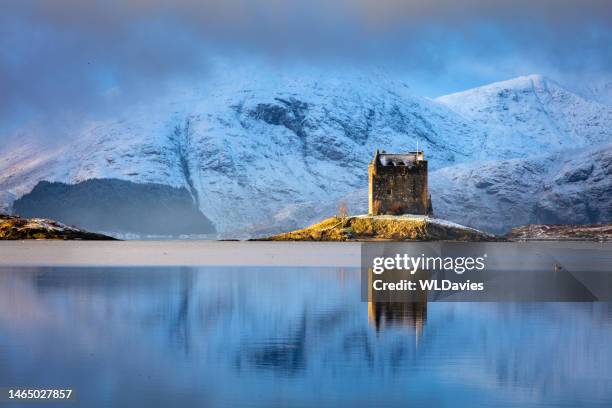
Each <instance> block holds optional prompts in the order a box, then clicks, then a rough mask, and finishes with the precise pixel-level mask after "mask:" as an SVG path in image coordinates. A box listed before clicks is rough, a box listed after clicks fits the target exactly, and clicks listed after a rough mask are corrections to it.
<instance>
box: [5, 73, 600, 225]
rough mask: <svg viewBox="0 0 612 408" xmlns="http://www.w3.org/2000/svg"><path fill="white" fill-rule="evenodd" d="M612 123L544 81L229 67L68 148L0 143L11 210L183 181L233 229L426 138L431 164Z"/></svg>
mask: <svg viewBox="0 0 612 408" xmlns="http://www.w3.org/2000/svg"><path fill="white" fill-rule="evenodd" d="M501 84H506V85H501ZM528 84H530V85H529V86H527V85H528ZM479 104H480V105H479ZM479 106H481V107H482V109H481V108H479ZM506 108H507V109H506ZM611 129H612V108H607V107H605V106H603V105H600V104H598V103H595V102H590V101H588V100H586V99H583V98H581V97H578V96H576V95H573V94H571V93H569V92H567V91H564V90H563V89H562V88H561V87H558V86H557V85H553V84H552V82H550V81H548V80H545V79H542V78H539V77H529V78H519V79H516V80H513V81H508V82H506V83H500V84H493V85H491V86H489V87H483V88H478V89H476V90H471V91H466V92H465V93H463V94H454V95H450V96H448V97H443V98H439V99H438V100H436V101H433V100H430V99H426V98H420V97H416V96H414V95H412V94H411V92H410V90H409V88H408V87H407V86H406V85H405V84H403V83H401V82H398V81H395V80H392V79H389V78H387V77H385V76H383V75H379V74H377V73H367V74H364V73H354V72H348V73H347V72H344V73H342V74H337V75H331V74H330V73H329V72H317V71H309V70H300V71H299V72H289V71H284V72H269V71H265V70H258V71H252V72H251V71H249V72H244V71H241V70H240V69H234V70H224V71H223V74H222V75H220V74H219V75H217V76H213V77H212V78H210V79H209V80H208V81H207V83H206V85H205V86H200V87H197V88H195V89H193V90H190V91H189V92H187V93H186V94H184V95H181V96H180V97H177V96H168V97H166V98H165V99H164V100H163V101H162V102H158V103H156V104H151V105H149V106H141V107H138V108H133V109H130V110H126V111H125V113H124V115H123V117H122V118H121V119H118V120H114V121H104V122H95V123H91V122H88V123H83V124H82V125H81V126H80V130H78V131H77V132H76V133H75V136H74V137H73V138H71V139H69V140H70V142H66V143H64V144H61V143H60V144H58V145H55V146H54V147H48V146H44V145H41V144H38V143H36V142H35V141H34V140H36V139H37V138H34V137H31V135H29V134H22V135H20V136H18V137H19V138H20V140H24V141H26V142H25V143H23V144H21V145H20V146H19V147H18V148H11V149H5V151H4V152H0V200H2V201H3V205H4V207H8V206H10V204H11V202H12V201H13V200H15V199H16V198H18V197H20V196H22V195H24V194H26V193H28V192H29V191H30V190H31V189H32V188H33V187H34V186H35V185H36V183H38V182H39V181H41V180H48V181H63V182H68V183H75V182H80V181H83V180H86V179H91V178H118V179H124V180H129V181H133V182H138V183H142V182H147V183H161V184H167V185H170V186H175V187H185V188H187V189H188V190H189V191H190V192H191V193H192V195H193V197H194V200H195V201H196V202H197V204H198V205H199V207H200V209H201V210H202V212H203V213H204V214H205V215H206V216H207V217H208V218H210V219H211V220H212V221H213V223H214V224H215V226H216V227H217V230H218V231H220V232H221V233H222V234H223V235H225V236H228V235H230V236H231V234H232V231H236V230H242V229H244V228H248V227H249V226H252V225H254V224H258V223H261V222H264V221H265V220H267V219H269V217H270V216H271V215H274V214H277V213H278V212H279V211H285V210H286V208H287V206H289V205H291V206H296V207H300V206H301V205H302V204H308V203H312V202H317V203H320V204H321V208H323V207H324V206H325V204H326V203H327V204H328V205H329V203H331V204H333V205H335V203H336V202H337V201H338V200H339V199H341V198H342V197H343V196H345V195H346V194H348V193H350V192H352V191H355V190H358V189H360V188H363V187H365V186H366V183H367V177H366V174H367V170H366V166H367V163H368V162H369V160H370V159H371V156H372V154H373V152H374V150H375V149H377V148H384V149H387V150H389V151H391V150H395V151H404V150H412V149H414V148H415V147H416V146H417V144H418V146H419V147H421V148H423V149H425V150H426V154H427V156H428V159H429V160H430V166H431V168H432V169H437V168H442V167H446V166H450V165H455V164H458V163H471V162H476V161H481V160H484V159H487V160H496V159H509V158H521V157H527V156H530V155H534V154H545V153H548V152H551V151H554V150H557V149H559V148H562V147H570V146H572V147H577V146H586V145H592V144H597V143H603V142H606V141H610V140H611V138H612V134H611ZM298 222H299V221H298Z"/></svg>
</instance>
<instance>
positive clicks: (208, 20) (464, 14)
mask: <svg viewBox="0 0 612 408" xmlns="http://www.w3.org/2000/svg"><path fill="white" fill-rule="evenodd" d="M611 43H612V7H610V5H609V0H605V1H604V0H590V1H589V0H587V1H579V0H556V1H553V0H540V1H538V0H530V1H527V0H514V1H504V2H502V1H492V0H464V1H451V0H404V1H402V0H309V1H305V0H304V1H286V0H285V1H283V0H224V1H220V0H217V1H211V0H173V1H169V0H105V1H98V0H82V1H79V0H54V1H39V0H4V1H3V11H2V15H0V121H1V122H0V123H1V124H2V125H7V124H19V123H22V122H27V121H29V120H36V118H42V117H45V116H46V115H54V116H57V115H67V117H70V115H82V114H86V115H94V116H95V115H96V114H97V113H98V112H102V111H105V110H106V109H108V108H109V106H111V105H112V106H116V105H117V104H118V103H131V102H133V101H141V100H147V98H149V97H150V93H151V92H152V89H154V91H155V92H156V93H160V92H163V90H164V87H166V86H170V85H172V84H174V85H175V84H177V83H183V84H190V83H193V82H194V81H205V79H206V75H207V71H208V69H209V67H210V64H211V59H213V58H215V57H218V56H222V57H224V58H226V59H229V60H230V61H231V60H232V59H233V58H234V59H235V60H236V61H237V63H239V61H241V60H242V59H243V58H250V57H251V56H252V57H256V58H258V59H262V60H265V61H269V62H270V63H271V64H276V63H280V64H282V63H285V62H295V61H307V62H308V63H309V64H315V65H316V64H332V65H333V64H338V65H343V64H348V65H350V66H355V67H360V66H377V67H382V68H384V69H385V70H386V71H387V72H390V73H391V74H392V75H397V76H398V77H401V78H402V79H404V80H405V81H406V82H407V83H409V84H410V85H411V87H412V88H413V89H414V91H415V92H416V93H418V94H421V95H425V96H438V95H441V94H445V93H450V92H455V91H459V90H462V89H466V88H469V87H473V86H478V85H482V84H486V83H488V82H492V81H496V80H503V79H508V78H511V77H514V76H518V75H524V74H530V73H541V74H544V75H548V76H550V77H552V78H554V79H557V80H559V81H561V82H565V83H568V82H569V83H573V82H581V81H582V82H588V81H591V80H593V79H594V78H596V79H599V78H604V79H609V76H610V73H611V72H612V51H611V49H612V47H610V44H611ZM115 90H121V95H122V98H121V100H120V101H118V100H114V99H113V97H112V95H113V91H115Z"/></svg>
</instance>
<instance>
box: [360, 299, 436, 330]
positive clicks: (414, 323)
mask: <svg viewBox="0 0 612 408" xmlns="http://www.w3.org/2000/svg"><path fill="white" fill-rule="evenodd" d="M368 320H369V322H370V324H371V325H373V326H374V328H375V329H376V331H377V332H379V331H381V330H384V329H385V328H387V327H393V326H396V327H407V328H410V329H413V330H414V331H415V333H416V335H417V336H419V335H420V334H421V333H422V332H423V328H424V327H425V322H426V321H427V301H424V302H368Z"/></svg>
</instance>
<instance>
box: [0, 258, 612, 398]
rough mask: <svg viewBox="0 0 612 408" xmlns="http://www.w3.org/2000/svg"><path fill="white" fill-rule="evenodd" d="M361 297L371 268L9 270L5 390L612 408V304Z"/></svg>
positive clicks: (1, 352) (2, 306)
mask: <svg viewBox="0 0 612 408" xmlns="http://www.w3.org/2000/svg"><path fill="white" fill-rule="evenodd" d="M359 285H360V282H359V271H358V270H357V269H354V270H352V269H319V268H290V269H287V268H110V269H109V268H42V269H23V268H20V269H14V268H13V269H8V268H5V269H0V387H5V386H12V387H14V386H23V387H30V388H32V387H69V388H73V389H75V391H76V394H77V402H76V403H72V404H70V405H69V406H83V407H116V406H125V407H136V406H143V407H171V406H175V407H192V406H202V407H231V406H246V407H314V406H325V407H338V406H351V407H385V406H389V407H396V406H397V407H400V406H402V407H405V406H470V407H473V406H496V407H503V406H536V407H544V406H555V407H558V406H568V407H574V406H602V407H604V406H605V407H610V406H612V347H611V344H612V306H610V304H607V303H537V304H525V303H429V304H409V305H394V306H392V307H389V306H385V305H373V304H368V303H364V302H361V301H360V286H359ZM24 405H26V406H32V404H24ZM0 406H3V405H2V404H1V403H0ZM36 406H51V404H36Z"/></svg>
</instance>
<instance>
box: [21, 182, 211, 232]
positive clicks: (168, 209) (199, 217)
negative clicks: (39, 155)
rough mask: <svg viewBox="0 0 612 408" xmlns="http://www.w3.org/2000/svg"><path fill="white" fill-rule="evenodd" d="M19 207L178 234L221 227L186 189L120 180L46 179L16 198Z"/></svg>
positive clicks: (97, 227)
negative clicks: (72, 182) (79, 180)
mask: <svg viewBox="0 0 612 408" xmlns="http://www.w3.org/2000/svg"><path fill="white" fill-rule="evenodd" d="M13 210H14V212H15V213H16V214H19V215H21V216H23V217H42V218H52V219H55V220H59V221H61V222H63V223H66V224H70V225H77V226H79V227H80V228H86V229H89V230H94V231H104V232H112V233H133V234H144V235H166V236H167V235H170V236H175V235H180V234H210V233H214V232H215V228H214V225H213V224H212V222H211V221H210V220H209V219H208V218H206V216H205V215H204V214H202V213H201V212H200V210H199V209H198V208H197V206H196V204H195V203H194V200H193V198H192V196H191V195H190V194H189V192H188V191H187V190H186V189H185V188H176V187H171V186H167V185H163V184H154V183H133V182H130V181H125V180H118V179H91V180H86V181H83V182H81V183H77V184H64V183H51V182H48V181H41V182H39V183H38V184H37V185H36V186H35V187H34V189H33V190H32V191H31V192H30V193H28V194H26V195H24V196H23V197H21V198H20V199H18V200H16V201H15V202H14V203H13Z"/></svg>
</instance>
